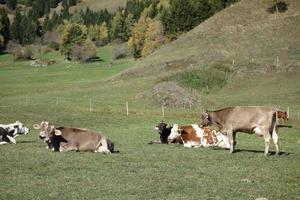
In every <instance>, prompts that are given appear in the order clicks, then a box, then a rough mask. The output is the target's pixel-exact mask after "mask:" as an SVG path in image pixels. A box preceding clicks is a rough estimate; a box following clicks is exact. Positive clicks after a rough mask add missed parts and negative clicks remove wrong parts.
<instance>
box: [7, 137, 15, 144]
mask: <svg viewBox="0 0 300 200" xmlns="http://www.w3.org/2000/svg"><path fill="white" fill-rule="evenodd" d="M6 137H7V138H8V139H9V141H10V142H11V143H14V144H16V143H17V141H16V140H15V138H13V137H10V136H9V135H7V136H6Z"/></svg>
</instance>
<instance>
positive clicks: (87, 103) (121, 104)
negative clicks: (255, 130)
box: [0, 96, 300, 123]
mask: <svg viewBox="0 0 300 200" xmlns="http://www.w3.org/2000/svg"><path fill="white" fill-rule="evenodd" d="M20 106H21V107H24V106H25V107H29V106H41V107H43V106H46V107H48V108H55V107H56V108H65V109H68V110H72V111H75V112H76V111H77V112H80V113H82V112H90V113H93V112H109V113H118V114H122V115H124V116H130V115H142V114H143V115H149V116H161V118H162V119H164V118H165V117H170V115H172V116H184V117H189V115H190V118H195V116H197V118H199V117H200V115H201V113H203V112H205V110H206V109H207V108H209V110H214V107H213V106H209V107H206V108H204V107H201V106H199V105H196V106H193V107H191V106H182V107H181V108H173V107H168V106H166V105H164V104H161V105H160V106H159V105H157V104H152V103H149V102H148V101H146V100H144V101H143V100H136V99H133V100H128V101H121V100H120V101H118V100H115V101H110V100H109V99H103V98H101V99H100V98H95V97H94V98H92V97H74V98H73V97H72V98H71V97H32V96H25V97H23V98H20V97H10V98H6V99H1V100H0V111H1V109H5V108H14V107H20ZM264 106H270V107H276V108H279V109H282V110H284V111H287V113H288V116H289V118H290V119H293V121H296V122H298V123H299V122H300V111H299V110H292V109H291V107H290V106H287V107H286V108H284V109H283V108H282V107H280V106H277V105H264Z"/></svg>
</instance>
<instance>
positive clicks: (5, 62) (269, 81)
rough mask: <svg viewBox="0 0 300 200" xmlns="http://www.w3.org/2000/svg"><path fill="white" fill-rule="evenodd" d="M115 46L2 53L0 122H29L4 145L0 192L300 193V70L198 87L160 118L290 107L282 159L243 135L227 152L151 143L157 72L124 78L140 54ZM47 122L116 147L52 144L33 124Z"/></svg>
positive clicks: (18, 195)
mask: <svg viewBox="0 0 300 200" xmlns="http://www.w3.org/2000/svg"><path fill="white" fill-rule="evenodd" d="M111 49H112V48H111V47H110V46H106V47H103V48H100V49H99V50H98V56H99V58H100V59H99V60H97V61H95V62H92V63H89V64H78V63H73V62H69V61H65V60H64V59H63V58H62V56H61V55H60V54H59V53H57V52H53V53H49V54H46V55H45V57H46V58H47V59H54V60H56V61H57V62H56V64H54V65H51V66H48V67H44V68H35V67H32V66H30V63H31V61H22V62H12V58H11V56H10V55H9V54H3V55H0V88H1V90H0V95H1V98H0V123H2V124H6V123H11V122H14V121H16V120H19V121H21V122H23V123H24V124H25V125H27V127H29V128H31V132H30V134H28V135H26V136H20V137H18V138H17V144H16V145H13V144H12V145H2V146H0V160H1V162H0V163H1V164H0V166H1V167H0V180H1V185H0V199H3V200H4V199H5V200H9V199H109V200H111V199H172V200H174V199H188V200H190V199H212V200H215V199H222V200H223V199H230V200H231V199H239V200H240V199H245V200H248V199H249V200H250V199H256V198H259V197H265V198H267V199H269V200H276V199H278V200H282V199H300V187H299V181H300V180H299V178H300V177H299V174H300V168H299V166H300V147H299V145H300V136H299V132H300V126H299V121H298V118H297V116H298V114H297V113H298V112H299V110H300V98H299V97H300V88H299V85H300V84H299V83H300V82H299V80H300V79H299V77H300V76H299V73H270V74H258V75H256V76H254V75H253V76H249V75H247V76H242V75H236V76H232V77H231V79H230V81H229V82H228V83H227V84H226V85H225V86H224V87H223V88H222V89H219V90H213V91H211V92H210V93H209V94H205V93H203V94H202V93H201V98H202V99H201V101H202V103H203V106H202V107H197V108H191V109H190V108H186V109H184V108H176V109H175V108H169V107H166V108H165V110H164V111H165V113H164V114H165V118H164V120H165V121H166V122H168V123H171V124H173V123H178V124H190V123H200V116H201V112H202V109H205V108H209V109H210V108H212V107H213V108H216V109H217V108H222V107H225V106H235V105H268V106H277V107H280V108H281V109H286V108H287V107H288V106H289V108H290V112H291V116H290V117H291V119H290V120H289V121H287V122H285V124H288V125H292V126H293V127H292V128H281V129H280V130H279V137H280V139H279V141H280V145H281V151H282V154H281V156H280V157H275V156H274V154H273V152H274V146H271V152H272V153H271V155H270V156H268V157H264V156H263V150H264V142H263V139H262V138H259V137H258V136H255V135H248V134H244V133H238V135H237V149H238V150H237V152H236V153H234V154H232V155H230V154H229V152H228V151H227V150H222V149H213V148H198V149H187V148H184V147H183V146H181V145H158V144H156V145H155V144H153V145H150V144H148V142H149V141H151V140H158V139H159V136H158V134H157V133H156V132H155V131H154V129H153V127H154V126H155V125H156V124H158V123H159V122H160V121H161V120H162V119H163V117H162V112H161V106H160V105H158V104H155V103H153V102H152V101H150V100H148V99H147V93H148V92H149V91H150V90H151V88H152V87H153V85H155V84H156V83H157V82H159V81H160V79H159V78H157V79H156V78H153V76H152V77H149V78H147V77H140V76H133V75H132V76H131V77H130V78H127V79H122V78H120V76H118V74H120V73H122V72H123V71H127V70H128V69H130V68H131V67H132V66H133V65H136V61H134V60H131V59H123V60H118V61H114V60H112V52H111ZM179 79H180V77H179ZM126 102H128V108H129V112H128V115H127V113H126V106H125V105H126ZM43 120H46V121H49V122H51V123H54V124H56V125H57V126H71V127H82V128H88V129H91V130H95V131H101V132H103V133H104V134H105V135H106V136H107V137H108V138H110V139H111V140H112V141H113V142H114V143H115V148H116V150H119V151H120V153H116V154H111V155H103V154H96V153H91V152H68V153H59V152H51V151H49V150H47V149H46V145H45V143H43V141H42V140H40V139H39V137H38V131H36V130H34V129H32V125H33V124H35V123H40V122H41V121H43Z"/></svg>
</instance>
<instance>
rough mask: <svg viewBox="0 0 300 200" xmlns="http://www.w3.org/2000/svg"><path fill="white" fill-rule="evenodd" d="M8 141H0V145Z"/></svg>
mask: <svg viewBox="0 0 300 200" xmlns="http://www.w3.org/2000/svg"><path fill="white" fill-rule="evenodd" d="M7 143H8V142H5V141H2V142H0V145H2V144H7Z"/></svg>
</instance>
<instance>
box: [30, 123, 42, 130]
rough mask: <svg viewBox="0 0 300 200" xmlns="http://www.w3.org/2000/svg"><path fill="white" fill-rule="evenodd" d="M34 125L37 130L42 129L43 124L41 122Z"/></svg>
mask: <svg viewBox="0 0 300 200" xmlns="http://www.w3.org/2000/svg"><path fill="white" fill-rule="evenodd" d="M32 127H33V128H34V129H37V130H39V129H41V126H40V125H39V124H34V125H33V126H32Z"/></svg>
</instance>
